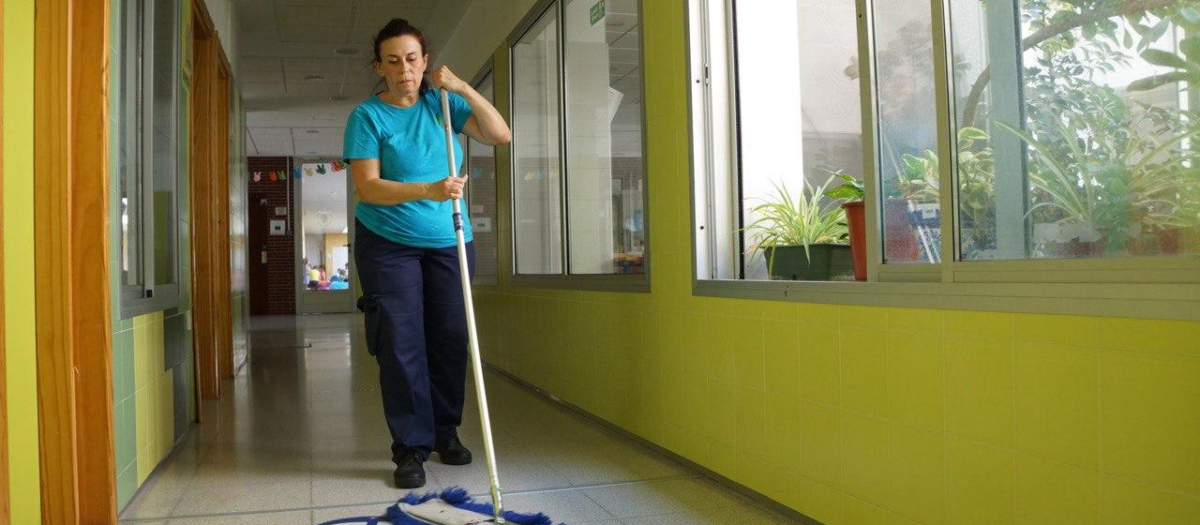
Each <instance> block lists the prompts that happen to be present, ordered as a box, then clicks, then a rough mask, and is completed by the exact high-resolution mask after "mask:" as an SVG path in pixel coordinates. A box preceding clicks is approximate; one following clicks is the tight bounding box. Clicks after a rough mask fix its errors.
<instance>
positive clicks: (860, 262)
mask: <svg viewBox="0 0 1200 525" xmlns="http://www.w3.org/2000/svg"><path fill="white" fill-rule="evenodd" d="M842 209H844V210H846V226H847V227H849V228H850V256H851V257H853V258H854V280H855V281H865V280H867V217H866V208H865V207H864V206H863V202H862V201H854V202H845V203H842Z"/></svg>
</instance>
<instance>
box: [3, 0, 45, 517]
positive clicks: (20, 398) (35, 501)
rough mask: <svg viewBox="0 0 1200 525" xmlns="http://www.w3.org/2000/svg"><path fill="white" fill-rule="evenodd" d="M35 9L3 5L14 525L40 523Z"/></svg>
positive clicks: (17, 0)
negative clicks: (35, 306) (35, 277)
mask: <svg viewBox="0 0 1200 525" xmlns="http://www.w3.org/2000/svg"><path fill="white" fill-rule="evenodd" d="M33 169H34V166H33V2H30V1H27V0H4V232H3V234H4V304H5V306H6V307H5V309H4V336H5V341H4V345H5V350H6V352H7V353H6V355H5V366H6V367H7V373H6V381H7V385H8V392H7V395H8V397H7V403H8V406H7V407H6V408H7V410H8V461H9V491H10V493H9V498H8V500H9V502H10V505H11V506H12V522H13V523H20V524H23V525H24V524H34V523H41V494H40V492H39V483H38V481H39V474H38V433H37V424H38V423H37V361H36V355H35V349H36V348H37V345H36V332H35V330H34V310H33V309H32V308H29V307H28V305H31V304H33V299H34V287H33V273H32V272H31V271H30V269H31V268H33V267H34V264H33V174H34V171H33Z"/></svg>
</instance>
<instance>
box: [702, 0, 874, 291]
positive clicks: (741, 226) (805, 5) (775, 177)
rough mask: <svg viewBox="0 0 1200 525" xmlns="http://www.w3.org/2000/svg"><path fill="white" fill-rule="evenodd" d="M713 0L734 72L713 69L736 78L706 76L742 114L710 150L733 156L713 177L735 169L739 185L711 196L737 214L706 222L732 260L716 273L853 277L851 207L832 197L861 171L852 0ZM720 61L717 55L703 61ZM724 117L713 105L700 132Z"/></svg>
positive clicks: (720, 184)
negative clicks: (726, 86) (846, 208)
mask: <svg viewBox="0 0 1200 525" xmlns="http://www.w3.org/2000/svg"><path fill="white" fill-rule="evenodd" d="M708 4H709V6H710V7H711V8H713V9H714V11H716V12H710V13H711V14H712V15H713V16H712V18H713V20H712V21H711V24H710V25H709V26H707V27H709V28H712V29H713V30H714V33H713V35H714V36H716V35H717V34H718V33H716V32H717V31H720V32H721V33H724V32H725V30H724V29H723V28H724V27H726V25H725V22H723V19H724V18H725V17H728V18H730V19H731V21H730V22H729V25H728V26H729V27H732V28H733V33H732V35H728V36H730V37H732V40H731V41H730V42H729V43H730V44H731V46H730V47H732V49H734V50H735V51H734V52H733V54H732V60H731V62H732V65H733V69H732V70H729V69H725V68H719V69H718V68H712V70H713V71H714V72H717V71H735V72H736V74H730V75H729V78H728V79H722V78H716V75H717V73H714V74H713V75H712V77H710V79H709V80H713V81H714V84H717V85H718V87H717V90H719V89H721V88H722V87H724V86H723V83H724V82H726V81H727V82H729V89H730V90H731V94H730V95H729V98H730V100H731V102H732V104H733V108H732V109H733V110H734V111H733V112H732V114H733V115H734V117H733V122H731V123H729V124H727V125H728V126H729V128H728V129H736V130H737V133H736V134H732V135H733V136H731V137H728V139H729V141H730V143H729V144H727V145H719V144H713V145H714V146H719V147H728V148H730V149H731V151H733V152H734V155H733V157H732V158H731V159H729V164H727V165H728V166H730V169H728V170H725V169H723V168H722V167H717V166H713V168H712V170H713V171H712V173H711V174H710V177H722V174H723V173H726V172H728V173H733V174H734V179H733V180H732V181H729V182H726V181H723V180H712V181H710V182H711V184H712V187H711V192H712V193H710V194H709V199H710V202H711V203H712V204H713V205H715V206H721V205H720V204H718V203H721V202H734V203H735V204H734V210H735V212H736V213H735V214H733V215H731V216H730V217H729V222H728V223H724V222H723V221H721V220H720V219H719V215H720V214H721V213H723V212H721V211H718V212H717V214H716V215H714V216H710V217H708V218H707V219H708V220H707V221H706V222H702V223H701V225H702V226H704V227H706V228H707V229H706V230H704V231H706V232H709V234H711V235H712V236H713V238H712V239H710V242H712V243H719V244H720V245H721V246H722V250H721V251H723V252H728V253H723V254H719V255H717V256H716V257H715V259H719V260H725V259H728V258H730V256H732V259H733V261H732V264H730V265H725V264H722V263H720V262H717V263H716V264H714V266H715V267H716V268H714V271H713V273H712V274H711V275H712V276H714V277H718V278H743V279H752V280H761V279H767V278H768V276H769V275H773V276H774V277H775V278H783V279H807V280H841V279H853V278H854V269H853V263H852V260H851V254H850V245H849V244H848V235H849V231H848V229H847V225H846V218H845V212H844V211H843V210H842V208H841V207H840V203H839V202H837V200H836V199H833V198H830V197H829V196H828V195H826V193H827V192H828V191H829V190H833V189H835V188H837V187H839V186H841V185H842V184H843V183H844V182H845V181H844V179H843V178H842V177H843V176H847V177H852V178H855V179H861V178H862V174H863V160H862V144H863V138H862V125H861V117H860V115H859V104H860V102H859V101H860V94H859V84H860V83H859V80H858V67H857V57H858V40H857V37H856V36H855V34H856V33H855V26H856V16H855V9H854V4H853V3H847V2H833V1H827V0H804V1H801V2H754V1H738V2H731V3H729V4H725V5H720V4H719V3H716V2H708ZM719 47H724V46H719ZM713 51H715V52H720V51H723V50H722V49H717V50H713ZM717 60H720V58H719V57H709V60H708V63H707V64H705V65H707V66H710V67H711V65H712V63H713V62H716V61H717ZM719 96H720V94H717V95H712V94H709V95H707V98H712V97H719ZM717 103H719V102H718V101H716V100H714V104H717ZM722 105H723V104H722ZM722 113H725V111H721V110H713V111H712V112H711V114H710V115H709V116H708V117H707V118H708V119H711V121H710V122H707V123H702V125H704V126H706V127H708V126H716V127H718V128H719V127H721V124H722V123H721V122H720V121H719V120H716V119H717V118H718V117H717V116H718V115H719V114H722ZM702 120H703V119H702ZM705 133H707V130H706V131H705ZM714 139H715V140H720V139H719V138H715V137H714ZM714 226H715V227H714ZM721 237H726V239H725V240H720V239H719V238H721ZM806 243H807V244H806Z"/></svg>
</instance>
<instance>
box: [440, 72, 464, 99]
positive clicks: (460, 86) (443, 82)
mask: <svg viewBox="0 0 1200 525" xmlns="http://www.w3.org/2000/svg"><path fill="white" fill-rule="evenodd" d="M433 85H434V86H436V87H438V88H440V89H445V90H446V91H449V92H451V93H458V94H460V95H461V94H462V92H463V90H464V89H465V88H466V87H467V83H466V82H463V81H462V79H460V78H458V77H457V76H455V74H454V73H453V72H451V71H450V68H448V67H446V66H442V67H439V68H437V70H436V71H434V72H433Z"/></svg>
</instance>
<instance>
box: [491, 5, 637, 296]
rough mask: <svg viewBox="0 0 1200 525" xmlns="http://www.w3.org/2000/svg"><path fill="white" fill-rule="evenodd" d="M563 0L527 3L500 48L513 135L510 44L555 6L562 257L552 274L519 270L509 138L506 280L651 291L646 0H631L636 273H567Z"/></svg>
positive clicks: (525, 284)
mask: <svg viewBox="0 0 1200 525" xmlns="http://www.w3.org/2000/svg"><path fill="white" fill-rule="evenodd" d="M566 1H567V0H539V1H538V2H536V3H535V4H534V5H533V6H532V7H531V8H530V9H529V11H527V12H526V14H525V16H524V17H523V18H522V19H521V21H520V22H519V23H518V24H517V25H516V27H515V28H514V29H513V31H512V32H511V33H509V35H508V37H507V38H506V39H505V41H504V49H505V53H506V55H507V60H508V64H509V74H508V78H507V81H508V82H507V85H505V88H506V89H508V93H509V96H508V115H509V121H510V125H512V126H513V127H514V129H513V136H514V137H515V136H516V129H515V127H516V122H515V121H516V119H515V115H516V100H515V97H513V96H511V94H512V93H513V91H514V86H515V83H516V75H515V74H514V73H513V68H512V65H513V63H514V52H513V49H514V47H515V46H516V45H517V44H519V43H520V41H521V39H522V38H524V37H525V36H526V34H528V32H529V30H530V29H531V28H532V27H533V26H534V25H535V24H536V23H537V22H538V20H540V19H541V18H542V16H543V15H545V14H546V13H548V12H549V11H550V10H551V9H553V10H554V11H555V14H556V16H557V17H558V20H557V23H556V31H557V32H556V35H555V36H556V38H557V39H558V45H557V49H556V51H557V52H556V54H555V60H556V61H557V65H558V79H557V80H558V83H557V85H556V86H555V87H556V89H557V90H558V103H559V107H558V129H559V134H558V137H557V145H558V154H559V158H560V159H561V161H560V162H561V166H560V170H561V174H562V175H561V180H562V183H561V184H560V185H559V199H560V202H561V203H562V207H561V208H560V209H559V216H560V217H561V221H562V235H561V237H562V241H561V243H560V246H559V250H560V252H561V257H562V259H561V260H562V271H561V272H560V273H555V274H522V273H519V272H518V271H517V259H518V254H517V228H516V224H515V222H514V221H515V219H516V217H517V213H516V210H517V198H516V191H515V187H516V179H515V177H516V162H517V158H516V154H515V153H516V147H515V140H514V141H513V142H512V143H510V144H509V145H508V146H507V148H508V153H509V155H508V185H509V186H508V189H509V192H508V193H509V195H508V204H509V206H510V213H509V214H508V217H507V218H506V219H507V220H508V222H509V224H508V226H509V235H508V239H507V240H508V242H509V246H510V247H511V249H510V250H509V255H510V260H509V261H508V263H509V264H506V265H505V266H506V267H507V268H508V270H507V271H508V280H509V283H510V284H511V285H512V286H517V287H527V288H555V289H567V290H588V291H607V292H629V293H649V292H650V278H651V277H650V276H651V272H652V269H651V267H652V266H653V265H652V264H651V259H652V255H651V249H650V246H651V242H652V241H651V229H652V228H651V227H650V220H649V217H650V184H651V182H650V177H649V163H648V162H647V160H646V159H647V152H648V151H649V143H648V139H647V133H646V122H647V119H646V100H645V95H646V75H645V67H646V32H645V24H644V22H645V2H644V0H634V1H636V2H637V10H638V11H637V13H638V26H639V31H638V53H639V55H640V60H641V62H640V66H639V67H640V68H641V69H642V75H641V86H640V88H641V91H642V103H641V108H640V112H641V143H642V150H641V151H642V173H643V174H644V178H643V183H642V203H643V205H642V213H643V217H645V220H643V222H642V224H643V225H644V226H643V227H644V229H645V233H644V239H645V250H644V252H643V256H642V257H643V258H642V273H640V274H572V273H570V272H571V261H570V255H571V254H570V229H571V228H570V214H569V212H568V209H569V207H570V199H569V195H570V194H569V186H570V167H569V166H568V161H569V159H568V156H567V155H568V148H567V142H568V140H567V133H568V130H569V128H568V127H567V124H568V119H569V118H570V115H569V110H568V107H569V102H568V99H567V96H568V94H567V71H566V68H565V65H566V62H565V59H566V48H567V40H566ZM493 86H495V87H499V86H500V84H498V83H497V84H493ZM497 98H499V97H497Z"/></svg>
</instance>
